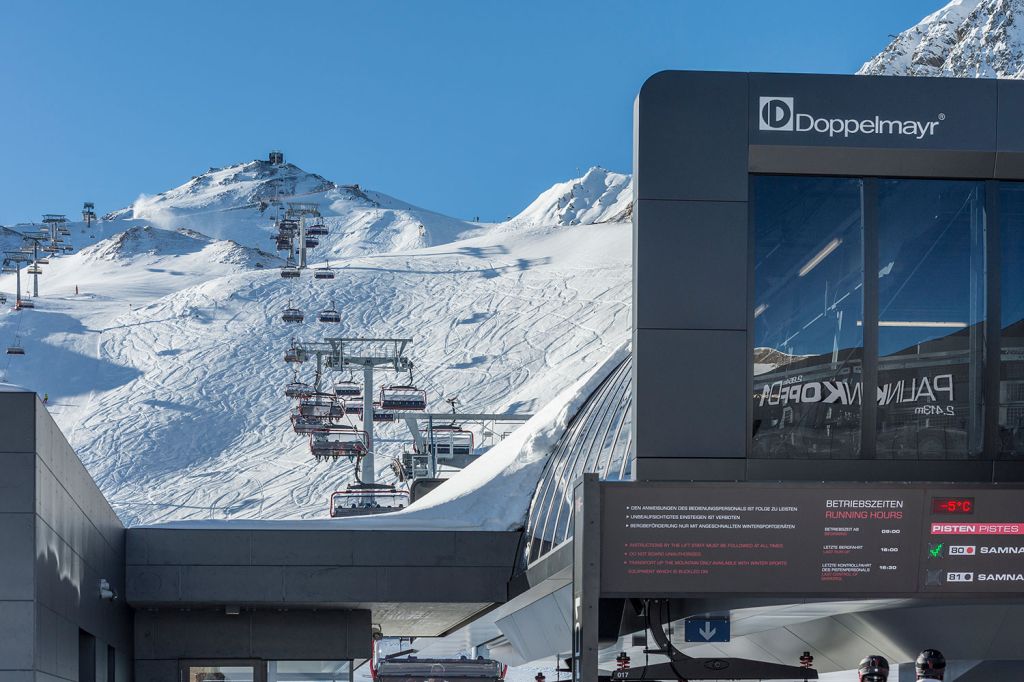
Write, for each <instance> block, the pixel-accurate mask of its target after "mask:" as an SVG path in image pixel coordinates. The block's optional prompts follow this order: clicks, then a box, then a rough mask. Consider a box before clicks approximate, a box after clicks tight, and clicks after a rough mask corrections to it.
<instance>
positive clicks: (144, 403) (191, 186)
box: [0, 162, 630, 524]
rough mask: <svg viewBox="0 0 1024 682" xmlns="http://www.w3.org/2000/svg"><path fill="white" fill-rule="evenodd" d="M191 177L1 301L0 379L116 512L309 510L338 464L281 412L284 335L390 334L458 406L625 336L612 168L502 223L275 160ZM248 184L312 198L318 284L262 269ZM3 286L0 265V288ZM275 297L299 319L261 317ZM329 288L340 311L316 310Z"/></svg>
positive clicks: (625, 228)
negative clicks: (23, 298)
mask: <svg viewBox="0 0 1024 682" xmlns="http://www.w3.org/2000/svg"><path fill="white" fill-rule="evenodd" d="M204 176H206V178H207V179H206V180H203V181H202V182H197V181H196V180H195V179H194V180H192V181H190V182H189V183H185V184H184V185H182V186H181V187H179V188H176V189H174V190H170V191H168V192H165V193H163V194H161V195H157V196H158V197H159V198H150V199H147V200H144V201H141V202H139V201H137V202H136V203H135V204H134V205H133V206H132V207H130V209H124V210H121V211H116V212H114V213H112V214H108V218H107V219H106V220H104V221H102V222H100V223H99V224H98V225H95V226H94V227H93V229H91V230H85V229H84V226H83V225H82V224H80V223H73V224H71V225H70V227H71V232H72V237H71V238H70V241H71V243H72V245H73V246H74V247H75V249H76V252H75V253H74V254H71V255H68V256H61V257H59V258H52V259H51V262H50V264H49V265H46V266H44V268H43V271H44V274H43V275H42V276H41V277H40V293H41V297H40V298H39V299H37V300H36V308H35V309H34V310H31V311H22V312H13V311H11V310H10V306H6V307H4V309H3V310H2V311H0V343H4V344H7V343H10V342H11V341H13V340H14V339H15V338H17V339H20V342H21V343H22V345H24V346H25V348H26V350H27V354H26V355H25V356H19V357H13V356H0V358H3V359H0V382H10V383H14V384H19V385H23V386H27V387H29V388H32V389H34V390H36V391H38V392H39V393H40V394H43V393H48V394H49V398H50V404H49V407H50V410H51V412H52V413H53V414H54V417H55V418H56V419H57V421H58V423H59V424H60V425H61V427H62V429H63V430H64V431H65V433H66V434H67V435H68V437H69V439H70V440H71V442H72V444H73V445H74V446H75V447H76V449H77V450H78V452H79V453H80V455H81V456H82V458H83V460H84V461H85V462H86V464H87V466H88V467H89V470H90V471H91V473H92V474H93V475H94V476H95V477H96V479H97V481H98V482H99V483H100V485H101V487H102V488H103V490H104V492H105V493H106V494H107V495H108V497H110V499H111V500H112V502H113V504H114V507H115V509H116V510H117V511H118V513H119V514H120V515H121V516H122V518H123V519H124V521H125V522H127V523H129V524H138V523H147V522H155V521H163V520H171V519H205V518H309V517H322V516H324V514H325V511H326V500H327V496H328V495H329V494H330V492H332V491H333V490H335V489H338V488H340V487H344V485H345V484H346V483H347V482H348V481H350V480H351V479H352V466H351V464H350V463H348V462H347V461H338V462H334V463H319V464H317V463H315V462H314V461H313V459H312V458H311V457H310V455H309V451H308V444H307V441H306V440H305V439H304V438H302V437H299V436H297V435H295V434H294V433H293V432H292V431H291V429H290V423H289V420H288V414H289V410H290V407H291V404H290V403H291V401H289V400H288V399H287V398H285V397H284V395H283V393H282V390H283V386H284V384H286V383H287V382H288V381H290V380H291V379H292V378H293V373H292V372H293V369H294V368H293V367H291V366H289V365H286V364H285V363H284V362H283V361H282V355H283V352H284V350H285V349H286V348H287V347H288V346H289V345H290V340H291V339H292V338H293V337H298V338H302V339H307V340H315V339H318V338H322V337H323V336H325V335H328V334H329V335H332V336H359V335H362V336H395V335H400V336H410V337H412V338H413V344H412V346H411V348H410V354H411V356H412V358H413V360H414V361H415V363H416V375H415V377H414V381H415V382H416V383H417V384H418V385H420V386H421V387H423V388H425V389H426V390H427V392H428V399H429V402H430V407H431V408H433V409H437V410H439V411H440V410H443V409H446V407H447V405H446V403H445V402H444V398H446V397H450V396H452V395H457V396H458V398H459V404H460V407H461V408H462V409H466V410H480V411H496V410H515V411H520V412H532V411H536V410H538V409H540V407H541V406H543V405H544V404H545V403H546V402H547V401H548V400H550V399H551V398H552V397H553V396H554V395H556V394H557V393H559V392H560V390H561V389H562V388H564V387H565V386H568V385H571V384H572V382H574V381H575V380H577V379H578V378H579V377H581V376H583V375H584V374H585V373H586V372H588V371H589V370H590V369H591V368H592V367H593V366H595V365H596V364H598V363H599V362H600V361H601V360H602V359H603V358H604V357H605V356H606V355H607V354H608V353H609V352H610V350H611V349H613V348H615V347H617V346H619V345H620V344H621V343H622V341H623V340H625V339H626V338H627V337H628V330H629V287H630V285H629V283H630V262H629V258H630V256H629V253H630V248H629V242H630V227H629V225H628V224H627V223H621V222H618V223H617V222H601V221H607V220H609V219H611V218H615V217H616V215H621V214H622V210H624V209H622V208H621V202H622V201H627V203H628V196H629V194H628V192H627V190H626V186H628V177H627V176H622V175H618V174H613V173H609V172H607V171H602V170H599V169H594V170H592V171H590V172H588V173H587V175H586V176H585V177H584V178H581V179H579V180H575V181H569V182H567V183H561V184H560V185H556V187H555V188H553V190H551V191H549V192H547V193H545V199H544V201H540V200H538V201H537V202H534V204H533V205H532V208H533V209H535V211H534V214H532V217H531V219H530V220H526V219H525V218H524V219H522V220H520V221H519V222H518V223H517V224H516V225H515V226H514V228H512V227H510V224H499V225H493V226H482V225H477V224H472V223H467V222H463V221H460V220H457V219H454V218H449V217H447V216H443V215H440V214H438V213H434V212H431V211H427V210H424V209H420V208H417V207H414V206H411V205H409V204H406V203H404V202H401V201H399V200H397V199H394V198H391V197H388V196H386V195H383V194H380V193H377V192H372V191H368V190H363V189H360V188H356V187H355V186H352V187H342V186H336V185H334V184H333V183H327V184H326V185H325V183H326V182H327V181H324V180H323V179H322V178H321V177H320V176H316V175H312V174H308V173H305V172H304V171H301V170H299V169H298V168H297V167H295V166H287V167H281V166H278V167H277V168H276V169H275V168H272V167H271V165H270V164H265V163H263V162H250V163H247V164H240V165H237V166H231V167H229V168H226V169H222V170H213V171H209V172H208V173H206V174H204ZM199 177H203V176H199ZM282 178H284V179H282ZM328 185H329V186H328ZM558 188H562V194H563V195H564V193H565V192H569V193H570V194H573V193H575V196H576V197H577V198H579V199H580V200H581V201H580V202H579V203H578V206H579V210H578V211H577V214H576V217H574V218H572V219H567V220H564V221H563V220H561V219H559V218H558V217H554V216H553V217H552V218H550V219H549V218H545V217H544V216H545V215H548V214H547V213H546V212H545V211H544V210H543V209H542V208H541V207H542V206H543V205H544V204H545V202H546V203H547V204H548V205H549V206H550V205H555V206H556V207H557V204H558V202H559V197H560V196H562V195H560V194H559V192H558V191H556V190H557V189H558ZM285 191H287V192H294V194H290V195H288V196H282V194H281V192H285ZM267 197H271V198H273V197H280V198H281V201H283V202H288V201H304V202H305V201H315V202H317V203H318V205H319V206H320V207H321V211H322V212H323V213H324V215H325V216H326V222H327V224H328V225H329V227H330V229H331V233H332V234H331V235H330V236H329V237H327V238H326V239H323V240H321V247H319V248H318V249H315V250H314V251H313V252H312V255H311V258H312V259H313V260H314V261H319V262H323V261H324V260H329V262H330V264H331V266H332V267H333V268H335V269H336V271H337V277H336V278H335V279H334V280H314V279H313V278H312V277H310V276H309V275H308V273H307V274H306V275H305V276H303V277H302V278H300V279H298V280H287V279H282V278H281V277H280V276H279V274H278V271H277V268H276V266H277V265H279V264H280V261H279V260H277V259H276V258H275V256H273V255H272V254H269V253H266V252H265V251H262V250H261V249H263V248H265V247H266V246H267V245H271V244H273V242H272V241H271V240H270V239H269V234H270V231H271V226H272V223H271V220H270V216H271V214H272V213H273V212H274V210H275V207H274V205H273V204H272V202H270V201H267V202H266V206H261V204H260V201H261V199H264V198H267ZM623 197H625V199H624V198H623ZM570 198H572V197H571V196H570ZM563 207H564V203H563ZM261 208H262V209H263V210H262V211H261ZM556 211H557V208H556ZM528 214H530V211H529V210H528V211H524V213H523V214H521V216H524V215H528ZM561 215H562V217H565V216H566V215H568V214H566V213H564V212H563V214H561ZM545 220H547V221H548V222H547V224H545ZM570 222H572V223H575V222H579V223H580V224H572V225H571V226H570V225H569V223H570ZM592 222H601V224H588V223H592ZM421 226H422V227H421ZM584 231H585V235H584ZM10 236H11V238H12V241H17V239H18V238H17V235H13V234H12V235H10ZM584 236H585V237H586V238H585V239H584V238H582V237H584ZM13 286H14V284H13V275H4V276H0V291H4V292H8V293H10V292H12V291H13ZM76 290H77V291H78V293H77V294H76ZM289 305H294V306H296V307H298V308H301V309H302V310H304V311H305V312H306V315H307V317H306V322H305V323H303V324H299V325H285V324H283V323H282V322H281V321H280V313H281V311H282V309H283V308H285V307H286V306H289ZM330 305H334V306H336V307H337V308H338V309H339V310H340V311H341V313H342V320H343V321H342V322H341V324H336V325H330V326H327V325H323V324H319V323H318V322H316V314H317V313H318V312H319V311H320V310H322V309H324V308H326V307H328V306H330ZM300 372H301V373H302V374H301V376H302V377H303V378H304V379H305V380H310V379H311V378H312V375H311V372H312V369H311V368H310V367H308V366H303V367H302V368H301V370H300ZM331 378H340V377H331ZM394 379H395V380H398V379H404V377H395V378H394ZM403 432H404V426H403V427H402V428H398V427H397V426H394V427H390V428H382V430H381V433H380V434H379V436H380V439H379V441H378V444H379V448H378V461H379V464H378V469H385V467H386V465H387V462H388V459H389V458H390V457H391V456H393V455H397V454H399V453H400V452H401V448H402V443H401V442H400V441H401V440H403V439H406V440H407V438H408V435H407V434H405V433H403ZM477 437H478V442H495V438H494V437H485V434H483V433H478V434H477Z"/></svg>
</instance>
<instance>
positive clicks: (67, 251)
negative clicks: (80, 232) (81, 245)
mask: <svg viewBox="0 0 1024 682" xmlns="http://www.w3.org/2000/svg"><path fill="white" fill-rule="evenodd" d="M74 250H75V247H73V246H65V247H64V248H63V249H62V251H64V253H71V252H72V251H74Z"/></svg>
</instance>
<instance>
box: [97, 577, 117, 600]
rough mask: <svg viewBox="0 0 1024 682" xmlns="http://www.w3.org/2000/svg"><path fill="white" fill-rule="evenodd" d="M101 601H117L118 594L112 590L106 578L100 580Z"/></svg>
mask: <svg viewBox="0 0 1024 682" xmlns="http://www.w3.org/2000/svg"><path fill="white" fill-rule="evenodd" d="M100 599H105V600H107V601H117V592H115V591H114V590H112V589H110V583H109V582H108V581H107V579H106V578H100Z"/></svg>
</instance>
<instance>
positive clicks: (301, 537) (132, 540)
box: [127, 528, 520, 607]
mask: <svg viewBox="0 0 1024 682" xmlns="http://www.w3.org/2000/svg"><path fill="white" fill-rule="evenodd" d="M519 535H520V534H519V533H518V532H507V533H500V532H453V531H435V532H415V531H379V532H366V531H345V530H327V529H324V530H311V531H293V530H272V529H267V530H230V529H204V530H189V529H159V528H133V529H130V530H129V531H128V541H127V557H128V558H127V563H128V569H127V571H128V576H127V599H128V601H129V603H130V604H131V605H132V606H136V607H142V606H159V605H193V604H235V603H241V604H243V605H271V604H272V605H274V606H277V607H286V606H288V607H291V606H294V607H303V606H306V607H310V606H324V605H339V604H351V603H369V602H381V603H384V602H403V601H408V602H454V603H482V602H492V603H493V602H503V601H505V600H506V599H507V596H508V580H509V576H510V573H511V566H512V565H513V563H514V558H515V552H516V548H517V546H518V544H519Z"/></svg>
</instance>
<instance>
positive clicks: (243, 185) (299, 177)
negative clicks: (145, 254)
mask: <svg viewBox="0 0 1024 682" xmlns="http://www.w3.org/2000/svg"><path fill="white" fill-rule="evenodd" d="M293 202H298V203H306V204H315V205H316V206H317V208H318V209H319V211H320V213H321V214H322V215H323V216H324V222H325V223H326V224H327V225H328V226H329V227H330V228H331V235H330V236H329V237H327V238H326V239H324V240H321V247H320V250H319V252H318V253H320V254H322V257H323V258H326V259H330V258H338V257H344V256H353V255H360V254H369V253H386V252H389V251H395V250H399V249H412V248H420V247H424V246H430V245H433V244H444V243H447V242H451V241H454V240H455V239H458V238H462V237H467V236H471V235H473V234H476V233H479V232H480V227H479V226H478V225H476V224H474V223H468V222H465V221H462V220H458V219H456V218H451V217H449V216H445V215H441V214H440V213H435V212H433V211H428V210H425V209H422V208H419V207H416V206H413V205H411V204H408V203H405V202H403V201H399V200H398V199H395V198H393V197H389V196H387V195H386V194H381V193H379V192H372V191H364V190H363V189H361V188H360V187H359V186H358V185H340V184H337V183H334V182H332V181H330V180H327V179H325V178H323V177H322V176H320V175H317V174H315V173H308V172H306V171H304V170H302V169H301V168H299V167H298V166H295V165H294V164H291V163H282V164H274V163H270V162H268V161H261V160H255V161H249V162H247V163H241V164H236V165H233V166H228V167H226V168H211V169H210V170H208V171H206V172H205V173H202V174H200V175H197V176H195V177H193V178H192V179H191V180H189V181H188V182H186V183H185V184H183V185H181V186H179V187H175V188H174V189H171V190H168V191H166V192H161V193H159V194H156V195H153V196H146V195H142V196H140V197H139V198H138V199H136V200H135V202H134V203H133V204H132V205H131V206H128V207H126V208H122V209H120V210H117V211H112V212H110V213H108V214H107V215H106V216H104V219H105V224H106V225H108V227H110V228H111V229H114V230H118V229H123V227H125V226H135V225H152V226H155V227H160V228H163V229H167V230H176V229H180V228H185V229H191V230H195V231H197V232H201V233H203V234H206V235H208V236H210V237H213V238H216V239H230V240H232V241H235V242H237V243H239V244H242V245H244V246H250V247H256V248H260V249H265V248H268V247H270V246H273V241H272V239H271V233H272V228H273V220H274V218H275V217H277V215H278V212H279V211H281V210H283V209H286V208H287V207H288V204H289V203H293Z"/></svg>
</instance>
